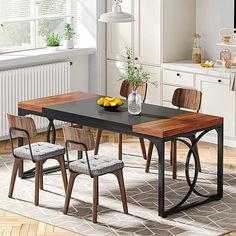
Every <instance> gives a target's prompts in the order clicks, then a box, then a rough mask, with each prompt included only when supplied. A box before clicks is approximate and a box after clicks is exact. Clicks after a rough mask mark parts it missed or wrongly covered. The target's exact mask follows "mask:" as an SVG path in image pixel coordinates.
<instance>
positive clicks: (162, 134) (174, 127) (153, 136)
mask: <svg viewBox="0 0 236 236" xmlns="http://www.w3.org/2000/svg"><path fill="white" fill-rule="evenodd" d="M100 97H102V96H101V95H99V94H94V93H88V92H79V91H78V92H72V93H66V94H59V95H55V96H49V97H42V98H37V99H32V100H28V101H21V102H19V103H18V115H20V116H25V115H37V116H40V117H45V118H47V119H48V121H49V123H48V124H49V125H48V129H47V141H48V142H52V143H55V142H56V128H55V125H54V121H55V120H60V121H64V122H68V123H73V124H78V125H79V126H80V127H83V126H88V127H93V128H97V129H103V130H108V131H113V132H118V133H123V134H129V135H132V136H137V137H142V138H145V139H147V140H149V141H150V142H152V143H153V144H154V146H155V147H156V149H157V154H158V155H157V158H158V174H157V184H158V188H157V189H158V192H157V199H158V215H159V216H161V217H167V216H168V215H170V214H173V213H177V212H179V211H182V210H186V209H188V208H192V207H195V206H198V205H201V204H206V203H208V202H211V201H215V200H219V199H221V198H222V197H223V145H224V143H223V139H224V138H223V137H224V132H223V130H224V128H223V123H224V119H223V118H222V117H219V116H214V115H208V114H202V113H194V112H190V111H186V110H180V109H174V108H168V107H164V106H157V105H151V104H146V103H145V104H142V112H141V113H140V114H139V115H131V114H129V113H128V108H127V101H126V100H123V102H124V105H123V106H121V107H119V108H118V109H117V110H114V111H109V110H106V109H104V108H103V107H101V106H98V105H97V100H98V99H99V98H100ZM213 131H214V132H215V133H216V144H217V145H216V149H217V152H216V153H217V155H216V160H215V162H216V171H215V178H216V181H215V184H213V185H215V186H214V189H213V193H211V194H209V193H205V192H201V191H200V190H199V188H197V185H198V177H199V170H198V168H197V167H196V153H195V148H194V147H195V145H197V144H198V142H199V141H200V140H201V139H202V137H203V136H204V135H206V134H207V133H209V132H213ZM190 135H196V139H195V141H194V142H193V143H190V142H188V141H187V140H186V139H185V137H187V136H190ZM169 141H178V142H181V143H183V144H184V145H185V146H186V147H187V150H188V151H187V155H186V159H185V181H186V186H187V189H186V192H184V193H182V195H183V196H179V197H178V198H179V202H178V203H176V204H175V205H174V206H171V207H167V206H166V204H165V203H166V202H165V201H166V187H167V186H166V183H167V181H166V176H165V174H166V159H167V158H166V157H165V143H166V142H169ZM19 145H23V141H22V139H19ZM191 163H193V164H191ZM194 163H195V164H194ZM190 169H191V170H190ZM55 170H56V167H51V168H50V169H45V170H44V171H45V172H47V171H48V172H50V171H55ZM33 174H34V171H33V170H24V163H23V162H22V165H21V168H20V171H19V176H20V177H22V178H27V177H31V176H33ZM143 174H148V173H145V172H144V173H143ZM173 181H174V180H173ZM201 181H202V180H201ZM192 194H195V195H196V196H198V197H199V198H200V199H199V198H198V199H197V200H194V199H195V198H193V200H191V199H190V196H191V195H192ZM190 200H191V201H190Z"/></svg>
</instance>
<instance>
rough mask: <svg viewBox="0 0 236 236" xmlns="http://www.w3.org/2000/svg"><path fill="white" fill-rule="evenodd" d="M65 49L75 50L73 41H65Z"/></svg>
mask: <svg viewBox="0 0 236 236" xmlns="http://www.w3.org/2000/svg"><path fill="white" fill-rule="evenodd" d="M65 48H67V49H72V48H74V42H73V39H70V40H65Z"/></svg>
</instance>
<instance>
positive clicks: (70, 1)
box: [0, 0, 77, 54]
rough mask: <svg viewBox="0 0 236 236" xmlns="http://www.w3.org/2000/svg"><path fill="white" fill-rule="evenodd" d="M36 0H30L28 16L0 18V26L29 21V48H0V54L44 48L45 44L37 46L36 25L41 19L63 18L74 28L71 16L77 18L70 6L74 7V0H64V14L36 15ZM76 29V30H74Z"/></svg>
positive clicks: (37, 28) (37, 33) (37, 29)
mask: <svg viewBox="0 0 236 236" xmlns="http://www.w3.org/2000/svg"><path fill="white" fill-rule="evenodd" d="M37 4H38V3H37V0H30V18H28V17H26V18H21V19H20V20H19V19H18V18H15V19H11V20H5V21H1V19H0V27H1V25H3V26H4V24H6V23H21V22H22V23H23V22H30V49H23V48H22V49H21V48H20V47H19V48H17V50H1V48H0V50H1V51H0V54H3V53H9V52H16V51H26V50H32V49H40V48H44V47H46V46H42V47H37V45H39V42H38V40H39V27H38V22H39V20H43V19H65V21H66V23H69V24H71V25H72V27H73V28H74V29H76V27H74V25H73V20H72V19H73V18H74V19H77V16H76V11H74V10H73V14H72V13H71V10H70V9H72V7H74V8H75V9H76V1H75V0H66V14H65V15H58V16H57V15H51V16H46V17H45V16H41V17H38V16H36V12H37V11H36V8H37ZM75 31H76V30H75Z"/></svg>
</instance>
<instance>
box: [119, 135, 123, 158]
mask: <svg viewBox="0 0 236 236" xmlns="http://www.w3.org/2000/svg"><path fill="white" fill-rule="evenodd" d="M118 158H119V160H121V161H122V134H121V133H119V134H118Z"/></svg>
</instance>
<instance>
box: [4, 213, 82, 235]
mask: <svg viewBox="0 0 236 236" xmlns="http://www.w3.org/2000/svg"><path fill="white" fill-rule="evenodd" d="M0 235H1V236H79V234H75V233H73V232H70V231H67V230H64V229H61V228H58V227H54V226H53V225H49V224H45V223H42V222H39V221H37V220H33V219H30V218H26V217H23V216H20V215H16V214H13V213H10V212H7V211H4V210H1V209H0Z"/></svg>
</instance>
